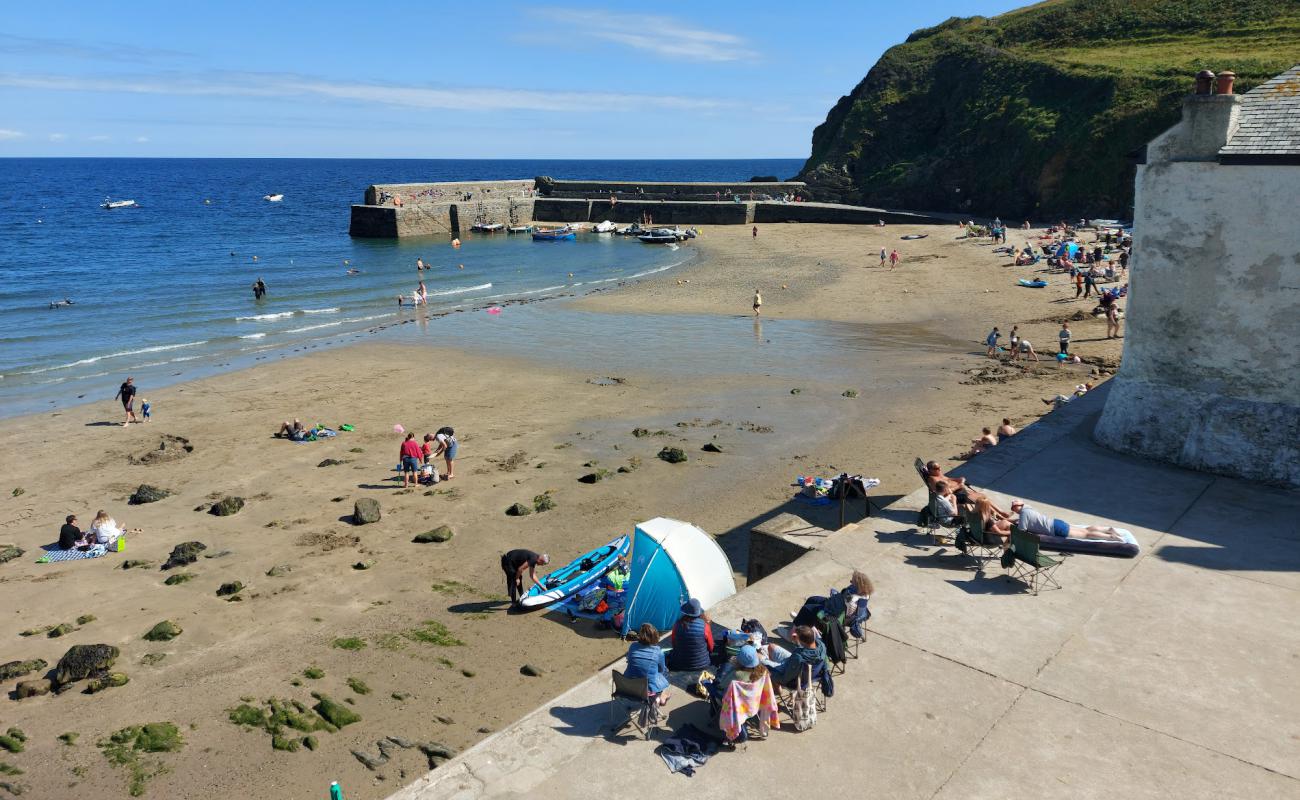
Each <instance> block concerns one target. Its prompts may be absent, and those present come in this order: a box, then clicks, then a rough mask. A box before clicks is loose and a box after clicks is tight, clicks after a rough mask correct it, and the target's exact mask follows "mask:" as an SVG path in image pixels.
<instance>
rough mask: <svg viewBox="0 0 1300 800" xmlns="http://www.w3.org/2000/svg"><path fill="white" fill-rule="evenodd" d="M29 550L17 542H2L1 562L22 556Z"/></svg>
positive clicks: (0, 547) (0, 549) (0, 548)
mask: <svg viewBox="0 0 1300 800" xmlns="http://www.w3.org/2000/svg"><path fill="white" fill-rule="evenodd" d="M25 552H27V551H26V550H24V549H22V548H21V547H19V546H18V545H16V544H0V564H3V563H5V562H6V561H13V560H14V559H15V558H21V557H22V555H23V553H25Z"/></svg>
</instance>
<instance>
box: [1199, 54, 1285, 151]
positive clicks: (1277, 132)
mask: <svg viewBox="0 0 1300 800" xmlns="http://www.w3.org/2000/svg"><path fill="white" fill-rule="evenodd" d="M1238 121H1239V127H1238V128H1237V132H1236V133H1234V134H1233V136H1232V138H1231V139H1229V140H1228V143H1227V144H1226V145H1224V146H1223V147H1222V148H1221V149H1220V150H1219V156H1220V158H1225V157H1226V159H1227V160H1237V159H1240V160H1242V161H1248V160H1249V161H1256V160H1265V159H1290V158H1293V157H1297V156H1300V64H1297V65H1295V66H1294V67H1292V68H1291V69H1289V70H1287V71H1286V72H1283V73H1282V74H1281V75H1278V76H1277V77H1276V78H1273V79H1272V80H1270V81H1268V82H1266V83H1262V84H1260V85H1259V86H1256V87H1255V88H1254V89H1251V90H1250V91H1249V92H1246V93H1245V94H1244V95H1242V97H1241V111H1240V116H1239V117H1238Z"/></svg>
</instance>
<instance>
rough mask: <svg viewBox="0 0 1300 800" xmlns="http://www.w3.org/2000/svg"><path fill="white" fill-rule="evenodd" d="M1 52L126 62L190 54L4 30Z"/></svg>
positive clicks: (0, 42) (0, 37)
mask: <svg viewBox="0 0 1300 800" xmlns="http://www.w3.org/2000/svg"><path fill="white" fill-rule="evenodd" d="M0 53H10V54H12V55H20V56H62V57H65V58H83V59H87V60H91V61H97V62H103V61H116V62H122V63H133V62H147V61H156V60H158V59H176V58H185V57H188V55H189V54H188V53H182V52H180V51H179V50H165V49H162V48H158V47H137V46H136V45H133V44H121V43H119V42H79V41H76V40H73V39H47V38H40V37H35V36H15V35H13V34H10V33H0Z"/></svg>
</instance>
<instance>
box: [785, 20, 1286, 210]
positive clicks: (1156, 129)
mask: <svg viewBox="0 0 1300 800" xmlns="http://www.w3.org/2000/svg"><path fill="white" fill-rule="evenodd" d="M1296 62H1300V3H1297V2H1295V0H1238V2H1234V3H1225V2H1222V0H1048V2H1044V3H1039V4H1037V5H1034V6H1030V7H1028V8H1025V9H1021V10H1019V11H1013V12H1010V13H1008V14H1004V15H1002V16H999V17H995V18H992V19H985V18H983V17H973V18H969V19H957V18H953V19H950V20H948V21H947V22H944V23H943V24H941V25H938V26H935V27H933V28H927V29H923V30H920V31H917V32H915V33H913V34H912V35H911V36H909V37H908V39H907V41H906V42H905V43H904V44H900V45H897V46H895V47H893V48H891V49H889V50H888V51H887V52H886V53H885V54H884V55H883V56H882V57H881V58H880V60H879V61H878V62H877V63H876V65H875V66H874V67H872V68H871V71H870V72H868V73H867V76H866V78H864V79H863V80H862V82H861V83H859V84H858V85H857V86H856V87H855V88H854V89H853V91H852V92H851V93H850V94H849V95H847V96H845V97H842V98H840V100H839V102H838V103H836V104H835V107H834V108H832V109H831V111H830V113H829V114H828V115H827V117H826V121H825V122H824V123H822V124H821V125H819V126H818V127H817V129H816V130H815V131H814V132H813V141H812V155H811V157H810V158H809V159H808V162H807V163H806V164H805V165H804V168H803V171H802V172H801V173H800V174H799V176H798V178H797V179H798V180H804V181H807V182H808V183H809V184H810V187H811V190H812V193H813V195H814V197H816V198H817V199H821V200H833V201H840V202H855V203H859V202H860V203H868V204H872V205H883V206H895V207H902V208H909V209H916V210H928V211H956V212H968V213H971V214H987V215H990V216H991V215H993V214H1000V215H1002V216H1003V217H1007V218H1014V217H1019V216H1027V217H1031V218H1035V219H1044V218H1051V217H1053V216H1057V215H1071V216H1094V217H1111V216H1118V217H1127V216H1129V214H1130V213H1131V211H1130V209H1131V205H1132V199H1133V198H1132V192H1133V170H1132V166H1131V164H1130V161H1129V158H1128V156H1129V154H1130V153H1132V152H1133V151H1135V150H1136V149H1138V148H1140V147H1141V146H1142V145H1144V144H1145V143H1146V142H1147V141H1149V140H1150V139H1152V138H1153V137H1155V136H1156V135H1157V134H1158V133H1160V132H1161V131H1163V130H1164V129H1165V128H1168V127H1169V126H1170V125H1172V124H1173V123H1174V122H1176V121H1177V119H1178V114H1179V105H1180V102H1181V99H1182V97H1183V95H1185V94H1187V93H1189V92H1190V91H1191V88H1192V77H1193V76H1194V75H1195V73H1196V72H1198V71H1199V70H1201V69H1206V68H1208V69H1213V70H1215V71H1222V70H1232V71H1234V72H1236V73H1237V74H1238V76H1239V77H1238V82H1237V86H1238V91H1245V90H1247V89H1249V88H1250V87H1252V86H1254V85H1255V84H1257V83H1260V82H1262V81H1264V80H1267V79H1268V78H1270V77H1272V76H1273V75H1275V74H1277V73H1279V72H1281V71H1282V70H1284V69H1287V68H1288V67H1290V66H1292V65H1293V64H1295V63H1296Z"/></svg>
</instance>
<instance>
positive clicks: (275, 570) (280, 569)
mask: <svg viewBox="0 0 1300 800" xmlns="http://www.w3.org/2000/svg"><path fill="white" fill-rule="evenodd" d="M290 572H293V565H292V564H276V565H275V566H274V567H271V568H270V569H268V570H267V571H266V574H267V576H268V577H271V578H283V577H284V576H285V575H288V574H289V573H290Z"/></svg>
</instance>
